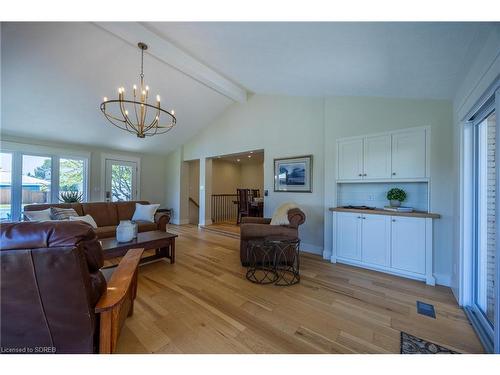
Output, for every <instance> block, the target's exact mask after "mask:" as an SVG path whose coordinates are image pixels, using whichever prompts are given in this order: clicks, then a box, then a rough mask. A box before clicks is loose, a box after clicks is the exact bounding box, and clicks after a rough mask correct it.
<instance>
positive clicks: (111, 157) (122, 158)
mask: <svg viewBox="0 0 500 375" xmlns="http://www.w3.org/2000/svg"><path fill="white" fill-rule="evenodd" d="M106 160H116V161H124V162H132V163H136V165H137V171H136V174H137V176H136V196H135V199H136V200H138V201H140V200H141V158H138V157H134V156H127V155H120V154H101V201H103V202H104V201H105V200H106Z"/></svg>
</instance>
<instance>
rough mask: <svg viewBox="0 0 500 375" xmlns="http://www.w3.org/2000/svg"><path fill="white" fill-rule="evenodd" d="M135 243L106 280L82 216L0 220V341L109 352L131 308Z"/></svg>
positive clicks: (32, 348) (35, 348)
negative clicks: (40, 219)
mask: <svg viewBox="0 0 500 375" xmlns="http://www.w3.org/2000/svg"><path fill="white" fill-rule="evenodd" d="M143 251H144V250H143V249H133V250H130V251H129V252H128V253H127V254H126V255H125V256H124V257H123V258H122V260H121V261H120V263H119V265H118V266H117V267H116V268H115V269H114V270H113V272H112V274H111V275H109V276H110V277H109V280H106V278H105V277H104V275H103V273H102V272H101V268H102V266H103V252H102V247H101V244H100V243H99V241H98V239H97V237H96V234H95V232H94V230H93V229H92V227H91V226H90V225H89V224H87V223H83V222H77V221H46V222H21V223H5V224H2V225H1V227H0V263H1V275H0V276H1V296H2V298H1V316H2V319H1V331H0V333H1V337H0V341H1V342H2V349H3V350H9V352H12V353H15V352H16V350H20V349H23V348H24V350H29V352H30V353H31V352H32V353H37V352H46V353H112V352H113V351H114V349H115V347H116V343H117V340H118V336H119V333H120V329H121V327H122V325H123V323H124V321H125V318H126V317H127V316H130V315H132V313H133V303H134V299H135V295H136V288H137V268H138V264H139V260H140V258H141V255H142V253H143Z"/></svg>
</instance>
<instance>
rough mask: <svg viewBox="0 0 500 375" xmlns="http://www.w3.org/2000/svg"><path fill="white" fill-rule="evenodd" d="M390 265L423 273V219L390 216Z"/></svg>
mask: <svg viewBox="0 0 500 375" xmlns="http://www.w3.org/2000/svg"><path fill="white" fill-rule="evenodd" d="M391 232H392V236H391V237H392V244H391V245H392V246H391V267H392V268H397V269H400V270H405V271H410V272H415V273H420V274H425V220H424V219H420V218H413V217H401V216H391Z"/></svg>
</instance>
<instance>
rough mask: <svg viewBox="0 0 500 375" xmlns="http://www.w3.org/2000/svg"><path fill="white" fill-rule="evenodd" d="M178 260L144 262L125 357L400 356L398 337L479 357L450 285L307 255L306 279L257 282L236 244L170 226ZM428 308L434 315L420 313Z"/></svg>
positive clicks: (123, 343) (123, 340)
mask: <svg viewBox="0 0 500 375" xmlns="http://www.w3.org/2000/svg"><path fill="white" fill-rule="evenodd" d="M168 230H169V232H173V233H177V234H178V235H179V237H178V239H177V243H176V249H177V258H176V263H175V264H169V263H168V261H165V260H161V261H158V262H155V263H151V264H146V265H143V266H141V268H140V270H139V286H138V293H137V299H136V302H135V312H134V315H133V316H132V317H130V318H128V319H127V320H126V323H125V326H124V328H123V330H122V334H121V336H120V339H119V341H118V348H117V352H118V353H399V350H400V331H405V332H407V333H409V334H412V335H415V336H418V337H421V338H424V339H426V340H429V341H432V342H434V343H437V344H440V345H442V346H445V347H448V348H450V349H453V350H456V351H459V352H469V353H479V352H482V347H481V344H480V343H479V341H478V339H477V337H476V335H475V333H474V332H473V330H472V327H471V326H470V324H469V323H468V321H467V319H466V317H465V314H464V312H463V311H462V310H461V309H460V308H459V307H458V306H457V304H456V302H455V299H454V297H453V295H452V293H451V290H450V289H449V288H445V287H441V286H437V287H430V286H427V285H425V284H424V283H422V282H417V281H412V280H407V279H403V278H398V277H394V276H390V275H385V274H383V273H378V272H373V271H368V270H363V269H359V268H355V267H350V266H346V265H341V264H331V263H329V262H327V261H324V260H322V259H321V258H320V257H319V256H315V255H309V254H303V255H302V256H301V276H302V279H301V282H300V284H297V285H294V286H291V287H277V286H273V285H266V286H264V285H255V284H252V283H250V282H249V281H247V280H246V279H245V276H244V275H245V269H244V268H243V267H241V265H240V263H239V240H238V239H236V238H230V237H225V236H222V235H219V234H217V233H212V232H209V231H204V230H200V229H198V228H197V227H195V226H191V225H183V226H174V225H169V229H168ZM417 300H421V301H424V302H428V303H431V304H433V305H434V306H435V309H436V319H432V318H428V317H425V316H422V315H418V314H417V313H416V307H415V303H416V301H417Z"/></svg>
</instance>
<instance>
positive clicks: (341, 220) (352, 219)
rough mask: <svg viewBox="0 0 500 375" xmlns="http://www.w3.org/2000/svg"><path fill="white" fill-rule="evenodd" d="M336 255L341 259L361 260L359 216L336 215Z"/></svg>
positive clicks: (350, 214) (344, 213) (349, 214)
mask: <svg viewBox="0 0 500 375" xmlns="http://www.w3.org/2000/svg"><path fill="white" fill-rule="evenodd" d="M337 255H338V256H339V257H343V258H349V259H355V260H360V259H361V215H359V214H355V213H346V212H338V213H337Z"/></svg>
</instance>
